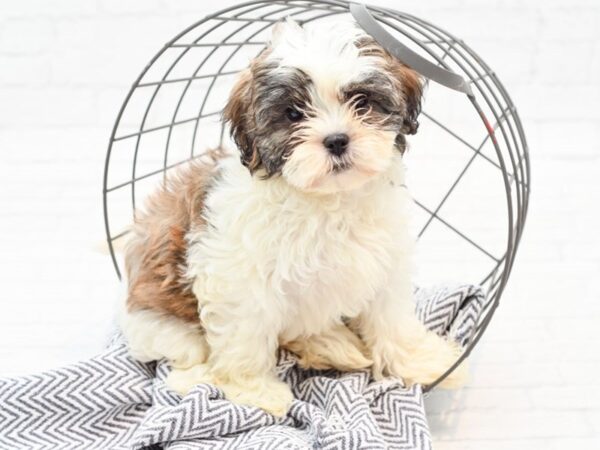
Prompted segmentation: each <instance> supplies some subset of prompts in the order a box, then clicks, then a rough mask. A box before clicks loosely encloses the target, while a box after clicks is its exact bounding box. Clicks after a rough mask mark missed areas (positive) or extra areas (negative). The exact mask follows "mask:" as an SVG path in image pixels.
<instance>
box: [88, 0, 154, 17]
mask: <svg viewBox="0 0 600 450" xmlns="http://www.w3.org/2000/svg"><path fill="white" fill-rule="evenodd" d="M161 6H162V5H161V2H160V1H159V0H127V1H125V2H124V1H121V0H99V9H100V11H101V12H105V13H109V14H132V13H138V14H139V13H147V12H156V11H158V10H160V9H161Z"/></svg>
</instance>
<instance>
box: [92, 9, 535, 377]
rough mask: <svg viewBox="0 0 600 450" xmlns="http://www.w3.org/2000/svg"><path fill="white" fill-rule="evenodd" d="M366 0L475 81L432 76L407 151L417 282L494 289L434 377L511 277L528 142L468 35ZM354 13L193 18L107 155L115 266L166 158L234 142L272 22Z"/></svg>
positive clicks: (139, 82) (264, 12)
mask: <svg viewBox="0 0 600 450" xmlns="http://www.w3.org/2000/svg"><path fill="white" fill-rule="evenodd" d="M368 9H369V11H370V13H371V14H372V15H373V17H374V18H375V19H376V20H377V21H378V23H379V24H380V25H382V26H383V27H384V28H385V29H386V30H387V31H388V32H390V33H391V34H392V35H393V36H394V37H395V38H396V39H398V40H400V41H401V42H402V43H403V44H405V45H407V46H409V47H410V48H411V49H412V50H414V51H415V52H417V53H419V54H420V55H421V56H423V57H425V58H426V59H428V60H429V61H431V62H433V63H435V64H437V65H439V66H440V67H443V68H444V69H447V70H450V71H454V72H456V73H458V74H460V75H462V76H463V77H464V79H465V80H467V81H468V83H469V84H470V86H471V89H472V91H473V93H474V96H473V97H467V96H465V95H461V94H459V93H457V92H454V91H450V90H448V89H446V88H443V87H441V86H438V85H437V84H435V83H428V84H429V85H428V86H427V91H426V95H425V99H424V104H423V112H422V113H421V126H420V128H419V133H418V134H417V135H416V136H414V137H412V138H411V140H410V145H411V148H412V149H411V150H410V151H409V152H408V153H407V154H406V155H405V161H406V165H407V167H408V181H407V184H408V186H409V189H410V191H411V193H412V195H413V197H414V198H415V203H416V205H417V206H416V208H415V209H416V210H415V212H414V226H415V227H416V229H415V232H416V234H417V235H418V237H419V244H418V267H419V270H420V272H421V273H423V274H427V276H425V277H424V278H423V279H422V280H421V282H430V281H431V279H434V280H436V281H441V280H442V279H459V280H462V281H469V282H475V283H480V284H482V285H484V287H485V288H486V292H487V300H488V301H487V303H486V307H485V310H484V312H483V314H482V315H481V317H480V320H479V323H478V324H477V327H476V328H475V331H474V334H473V336H472V338H471V340H470V343H469V346H468V348H467V349H466V350H465V352H464V353H463V355H462V357H461V359H460V360H459V361H457V362H456V364H454V366H452V367H451V368H449V370H448V371H447V372H446V374H445V375H444V376H442V377H441V378H440V379H439V380H438V381H437V382H436V383H434V384H433V385H431V386H429V388H431V387H433V386H435V385H436V384H437V383H439V382H440V381H441V380H442V379H443V378H444V377H445V376H447V375H448V374H449V373H450V372H451V371H452V370H453V369H454V368H455V367H456V366H457V365H458V364H459V363H460V361H462V359H464V358H465V357H467V356H468V355H469V353H470V352H471V350H472V349H473V347H474V346H475V345H476V344H477V342H478V341H479V339H480V337H481V336H482V334H483V332H484V331H485V329H486V327H487V325H488V324H489V322H490V320H491V318H492V316H493V314H494V311H495V309H496V307H497V306H498V303H499V301H500V297H501V295H502V292H503V290H504V288H505V286H506V283H507V281H508V278H509V275H510V272H511V269H512V266H513V262H514V259H515V255H516V252H517V248H518V245H519V241H520V238H521V234H522V231H523V226H524V222H525V217H526V214H527V206H528V199H529V178H530V172H529V158H528V150H527V142H526V139H525V135H524V133H523V127H522V125H521V121H520V119H519V116H518V114H517V111H516V108H515V106H514V105H513V102H512V100H511V99H510V97H509V95H508V93H507V92H506V90H505V88H504V86H503V85H502V83H501V82H500V81H499V79H498V77H497V76H496V74H495V73H494V72H493V71H492V70H491V69H490V68H489V67H488V65H487V64H486V63H485V62H484V61H483V60H482V59H481V58H480V57H479V56H478V55H477V54H476V53H475V52H474V51H473V50H471V48H469V47H468V46H467V45H466V44H465V43H464V42H463V41H461V40H459V39H457V38H455V37H454V36H452V35H451V34H449V33H448V32H446V31H443V30H441V29H440V28H438V27H437V26H435V25H432V24H430V23H428V22H426V21H424V20H422V19H420V18H417V17H414V16H412V15H410V14H406V13H402V12H398V11H395V10H392V9H389V8H382V7H374V6H369V7H368ZM348 14H349V3H348V2H346V1H342V0H278V1H264V0H254V1H249V2H245V3H242V4H239V5H237V6H234V7H230V8H227V9H224V10H221V11H219V12H216V13H214V14H212V15H210V16H208V17H206V18H204V19H202V20H200V21H199V22H197V23H195V24H193V25H192V26H190V27H188V28H187V29H185V30H183V31H182V32H181V33H180V34H178V35H177V36H176V37H175V38H173V39H172V40H171V41H169V42H168V43H167V44H166V45H165V46H164V47H163V48H162V49H161V50H160V51H159V52H158V53H157V54H156V55H155V56H154V57H153V58H152V60H151V61H150V62H149V63H148V65H147V66H146V68H145V69H144V70H143V71H142V73H141V74H140V75H139V76H138V78H137V79H136V81H135V83H134V84H133V86H132V87H131V89H130V91H129V93H128V94H127V97H126V98H125V101H124V102H123V105H122V107H121V109H120V111H119V114H118V116H117V119H116V122H115V125H114V128H113V130H112V134H111V137H110V143H109V146H108V152H107V155H106V164H105V170H104V187H103V200H104V221H105V227H106V236H107V240H108V246H109V249H110V253H111V257H112V261H113V264H114V267H115V270H116V272H117V274H118V275H119V277H120V267H119V262H118V259H117V257H116V255H115V242H116V241H118V240H119V239H121V238H123V236H124V235H125V234H126V232H120V233H119V232H118V230H123V229H127V227H128V225H130V224H131V222H132V220H133V218H135V211H136V208H139V207H140V206H141V205H143V198H144V197H145V196H146V195H148V194H149V193H150V192H152V191H153V190H155V189H156V187H157V184H158V183H161V182H164V180H165V177H166V175H167V173H168V172H169V171H170V170H172V169H174V168H176V167H177V166H179V165H182V164H184V163H186V162H188V161H190V160H191V159H194V158H198V157H202V154H203V152H204V151H205V150H206V149H208V148H214V147H216V146H219V145H227V142H228V141H229V138H228V135H227V132H226V130H225V125H224V124H223V123H222V121H221V111H222V108H223V106H224V103H225V100H226V99H227V96H228V94H229V91H230V89H231V87H232V86H233V83H234V81H235V78H236V74H237V73H238V72H239V71H241V70H243V69H244V68H245V67H247V65H248V62H249V61H250V59H251V58H252V57H253V56H255V55H257V54H258V53H259V52H260V51H261V50H262V49H263V48H264V46H265V45H266V42H267V40H268V37H269V36H270V32H271V27H272V26H273V25H274V24H275V23H276V22H278V21H280V20H281V19H283V18H285V17H288V16H289V17H291V18H293V19H295V20H296V21H297V22H299V23H301V24H304V23H309V22H313V21H317V20H332V18H333V19H334V20H335V19H337V18H338V17H339V16H344V15H346V16H347V15H348ZM490 205H492V206H493V207H491V206H490ZM427 277H429V278H427Z"/></svg>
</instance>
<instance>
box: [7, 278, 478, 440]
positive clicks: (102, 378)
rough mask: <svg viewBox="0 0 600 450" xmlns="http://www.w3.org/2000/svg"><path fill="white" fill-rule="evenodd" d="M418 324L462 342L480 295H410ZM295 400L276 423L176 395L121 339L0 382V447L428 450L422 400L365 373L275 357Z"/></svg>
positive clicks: (249, 411)
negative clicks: (63, 363) (79, 358)
mask: <svg viewBox="0 0 600 450" xmlns="http://www.w3.org/2000/svg"><path fill="white" fill-rule="evenodd" d="M417 305H418V312H419V317H420V318H421V319H422V320H423V321H424V322H425V323H426V324H427V325H428V326H429V327H430V328H431V329H433V330H435V331H436V332H438V333H440V334H447V335H449V336H450V337H452V338H453V339H456V340H458V341H459V342H461V343H462V344H463V345H464V344H466V343H467V341H468V339H469V337H470V335H471V331H472V330H473V328H474V326H475V324H476V323H477V320H478V317H479V315H480V314H481V311H482V309H483V307H484V295H483V293H482V291H481V289H480V288H477V287H473V286H466V285H465V286H458V287H453V288H447V287H446V288H438V289H427V290H425V289H419V290H417ZM278 371H279V375H280V377H281V378H282V379H284V380H285V381H286V382H287V383H289V384H290V385H291V386H292V388H293V391H294V395H295V398H296V400H295V401H294V404H293V406H292V408H291V410H290V412H289V413H288V415H287V417H285V418H283V419H275V418H274V417H273V416H271V415H269V414H267V413H265V412H263V411H261V410H259V409H257V408H252V407H244V406H238V405H235V404H232V403H230V402H229V401H227V400H226V399H225V398H224V397H223V393H222V392H221V391H220V390H219V389H217V388H215V387H214V386H210V385H199V386H197V387H196V388H194V389H193V390H192V392H190V393H189V394H188V395H186V396H185V397H184V398H181V397H179V396H178V395H177V394H175V393H173V392H171V391H169V390H168V389H167V388H166V387H165V383H164V380H165V376H166V374H167V373H168V367H167V365H166V364H165V363H163V362H159V363H153V364H141V363H139V362H136V361H134V360H133V359H131V357H130V356H129V355H128V354H127V350H126V347H125V344H124V343H123V340H122V338H121V337H120V336H116V337H115V338H114V339H113V340H112V342H111V343H110V345H109V346H108V348H107V349H106V351H104V353H102V354H100V355H98V356H96V357H94V358H92V359H90V360H87V361H84V362H81V363H78V364H74V365H71V366H67V367H64V368H61V369H57V370H52V371H48V372H44V373H40V374H37V375H30V376H24V377H18V378H0V449H10V450H17V449H51V448H52V449H55V448H56V449H59V448H60V449H122V448H123V449H124V448H134V449H142V448H151V449H159V448H168V449H171V450H175V449H179V450H182V449H361V450H363V449H384V448H393V449H430V448H431V439H430V435H429V429H428V425H427V420H426V417H425V411H424V407H423V393H422V390H421V388H420V387H419V386H413V387H411V388H404V387H403V386H402V383H401V382H400V381H398V380H393V379H389V380H384V381H379V382H374V381H372V380H371V379H370V377H369V373H368V372H367V371H359V372H353V373H343V374H342V373H337V372H334V371H314V370H308V371H307V370H302V369H300V368H299V367H298V366H297V365H296V360H295V358H294V356H293V355H292V354H290V353H286V352H281V354H280V357H279V363H278Z"/></svg>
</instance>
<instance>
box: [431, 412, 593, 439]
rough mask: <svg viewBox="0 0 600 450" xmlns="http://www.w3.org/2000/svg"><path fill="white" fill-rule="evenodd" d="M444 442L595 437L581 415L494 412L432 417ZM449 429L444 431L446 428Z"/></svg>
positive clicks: (569, 413) (575, 413) (577, 413)
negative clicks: (509, 438)
mask: <svg viewBox="0 0 600 450" xmlns="http://www.w3.org/2000/svg"><path fill="white" fill-rule="evenodd" d="M429 420H430V421H431V423H432V426H433V427H435V428H436V429H437V431H438V432H437V436H438V438H441V439H506V437H507V436H510V437H511V439H519V438H521V439H524V438H544V439H548V438H555V437H556V438H559V437H569V438H572V437H582V438H584V437H591V435H592V429H591V425H590V424H588V423H587V420H586V418H585V414H584V413H583V412H581V411H561V412H558V411H535V410H534V411H511V412H510V413H507V412H505V411H494V412H490V413H488V414H487V415H486V417H485V418H484V417H482V416H481V414H480V413H479V412H478V411H464V412H463V413H462V414H460V416H452V417H447V418H444V417H443V416H438V415H435V414H431V415H429ZM446 425H447V426H448V428H447V429H444V426H446Z"/></svg>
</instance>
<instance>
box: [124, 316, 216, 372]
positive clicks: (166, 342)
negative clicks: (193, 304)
mask: <svg viewBox="0 0 600 450" xmlns="http://www.w3.org/2000/svg"><path fill="white" fill-rule="evenodd" d="M123 309H125V308H123ZM119 325H120V326H121V330H122V332H123V335H124V336H125V339H126V341H127V346H128V348H129V353H130V354H131V356H133V357H134V358H135V359H137V360H138V361H142V362H148V361H155V360H159V359H162V358H166V359H167V360H168V361H169V363H170V364H171V366H173V367H175V368H179V369H187V368H190V367H192V366H195V365H198V364H202V363H203V362H205V361H206V359H207V358H208V352H209V351H208V345H207V343H206V338H205V336H204V334H203V332H202V329H201V327H200V324H199V323H198V324H193V323H190V322H186V321H183V320H181V319H178V318H176V317H172V316H168V315H165V314H162V313H159V312H156V311H153V310H150V309H146V310H138V311H131V312H130V311H121V313H120V314H119Z"/></svg>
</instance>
